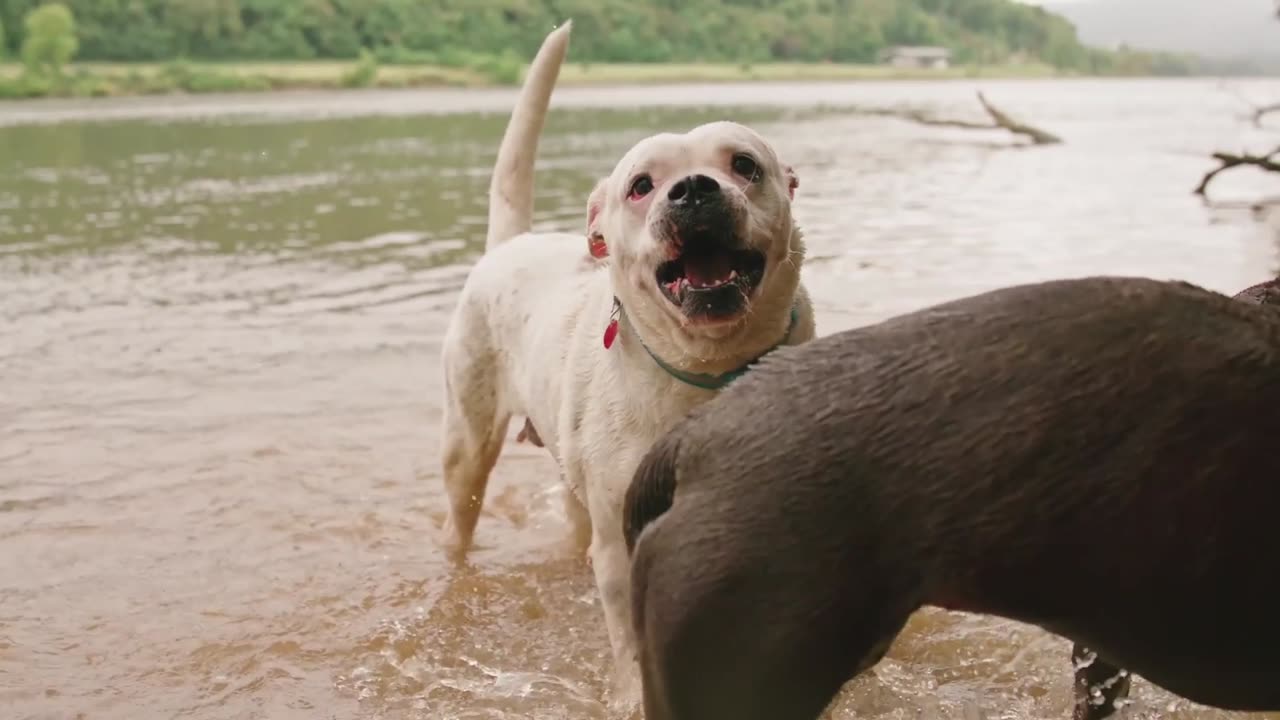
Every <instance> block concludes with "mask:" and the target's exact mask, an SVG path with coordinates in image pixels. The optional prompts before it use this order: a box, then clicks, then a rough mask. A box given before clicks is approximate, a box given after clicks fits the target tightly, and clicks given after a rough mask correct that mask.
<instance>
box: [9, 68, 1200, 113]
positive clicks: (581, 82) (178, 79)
mask: <svg viewBox="0 0 1280 720" xmlns="http://www.w3.org/2000/svg"><path fill="white" fill-rule="evenodd" d="M524 72H525V68H524V67H520V68H519V71H518V73H512V72H506V73H502V74H499V73H495V72H493V71H492V70H491V69H488V68H484V67H472V68H464V67H445V66H438V65H377V64H368V65H362V64H361V63H349V62H338V61H310V62H271V63H268V62H173V63H76V64H73V65H70V66H68V68H67V69H66V70H65V71H64V76H63V78H62V80H61V81H60V82H57V83H51V82H48V81H36V80H32V79H30V78H26V77H24V75H23V72H22V67H21V65H18V64H16V63H12V62H10V63H3V64H0V103H3V102H5V101H11V102H12V101H21V100H25V99H43V98H93V97H142V96H156V95H161V96H162V95H206V94H225V93H273V92H289V91H299V90H340V89H361V88H364V89H397V88H418V89H423V88H504V87H515V86H516V85H518V81H519V80H523V77H524ZM1113 77H1125V76H1120V75H1091V74H1084V73H1075V72H1063V71H1059V70H1058V69H1056V68H1053V67H1050V66H1047V65H1041V64H1022V65H988V66H956V67H951V68H946V69H927V68H898V67H890V66H884V65H853V64H835V63H761V64H756V65H734V64H725V63H680V64H677V63H655V64H641V63H627V64H623V63H608V64H585V63H566V64H565V65H564V67H563V68H562V69H561V72H560V79H559V82H558V85H560V86H563V87H601V86H619V87H621V86H643V85H671V84H705V83H752V82H832V81H865V82H875V81H910V80H920V81H930V80H932V81H941V80H972V79H987V80H1004V79H1069V78H1070V79H1081V78H1113ZM1133 77H1137V76H1133ZM1142 77H1147V76H1142ZM1151 77H1153V78H1154V77H1160V76H1151ZM1206 77H1207V76H1206Z"/></svg>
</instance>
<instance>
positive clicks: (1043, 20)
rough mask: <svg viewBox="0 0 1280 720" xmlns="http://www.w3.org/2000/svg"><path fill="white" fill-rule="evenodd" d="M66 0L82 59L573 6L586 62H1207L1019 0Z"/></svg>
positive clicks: (547, 19)
mask: <svg viewBox="0 0 1280 720" xmlns="http://www.w3.org/2000/svg"><path fill="white" fill-rule="evenodd" d="M1112 1H1113V0H1107V2H1112ZM1161 1H1166V0H1161ZM1186 1H1187V2H1193V1H1200V2H1204V3H1205V4H1209V5H1215V4H1217V3H1219V2H1223V1H1224V0H1186ZM1234 1H1236V2H1238V1H1239V0H1234ZM42 2H44V0H4V1H3V2H0V22H2V23H3V26H4V28H5V29H6V31H7V33H8V45H9V47H10V48H17V47H19V45H20V42H21V34H22V32H23V22H22V19H23V17H24V16H25V14H26V13H27V12H28V11H29V10H30V9H31V8H33V7H35V6H37V5H39V4H40V3H42ZM64 2H65V4H67V5H68V6H69V7H70V8H71V9H72V10H73V11H74V12H75V16H76V18H77V22H78V28H79V32H78V35H79V39H80V53H79V59H81V60H113V61H128V60H135V61H142V60H147V61H156V60H172V59H175V58H189V59H193V60H197V59H199V60H307V59H328V58H335V59H336V58H341V59H350V58H356V57H357V56H359V55H360V53H361V50H362V49H366V50H368V51H371V52H373V53H374V54H375V55H376V56H377V57H378V58H379V59H380V60H381V61H383V62H384V63H385V62H400V63H420V64H441V65H459V64H467V63H468V60H467V59H466V58H468V57H471V58H474V57H476V56H490V57H500V58H505V60H506V61H508V62H519V61H523V60H525V59H527V58H528V57H530V56H531V54H532V53H533V52H534V50H535V49H536V48H537V46H538V44H539V43H540V42H541V40H542V38H543V36H544V35H545V34H546V32H548V31H549V30H550V29H551V28H552V27H553V26H554V24H555V23H557V22H560V21H562V20H563V19H565V18H572V19H573V20H574V23H575V26H576V30H575V32H574V39H573V59H574V61H577V62H642V63H644V62H648V63H656V62H697V61H708V62H732V63H743V64H747V63H762V62H769V61H809V62H822V61H828V62H846V63H870V62H875V61H876V59H877V56H878V54H879V52H880V51H881V50H882V49H884V48H886V47H889V46H892V45H943V46H946V47H948V48H951V49H952V50H953V51H954V53H955V61H956V62H958V63H983V64H998V63H1004V62H1009V61H1023V62H1033V61H1038V62H1042V63H1045V64H1048V65H1052V66H1054V67H1056V68H1059V69H1061V70H1064V71H1075V72H1085V73H1125V74H1151V73H1155V74H1181V73H1188V72H1193V71H1194V70H1195V69H1196V68H1195V65H1194V63H1193V62H1191V61H1189V60H1188V59H1186V58H1179V57H1172V56H1155V55H1150V54H1146V53H1139V52H1111V51H1099V50H1093V49H1090V48H1087V47H1085V46H1084V45H1082V44H1081V43H1080V42H1079V41H1078V40H1077V38H1076V35H1075V30H1074V28H1073V27H1072V25H1071V24H1070V23H1069V22H1068V21H1067V20H1065V19H1064V18H1062V17H1060V16H1058V15H1055V14H1053V13H1051V12H1047V11H1046V10H1044V9H1043V8H1040V7H1036V6H1032V5H1027V4H1023V3H1019V2H1014V1H1013V0H651V1H650V2H644V3H638V2H635V0H128V1H127V2H125V1H121V0H111V1H110V2H107V1H104V0H64Z"/></svg>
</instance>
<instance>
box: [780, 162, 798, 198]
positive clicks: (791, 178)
mask: <svg viewBox="0 0 1280 720" xmlns="http://www.w3.org/2000/svg"><path fill="white" fill-rule="evenodd" d="M782 174H783V175H785V176H786V178H787V197H790V198H791V199H792V200H795V199H796V188H798V187H800V176H799V175H796V170H795V168H793V167H791V166H790V165H783V166H782Z"/></svg>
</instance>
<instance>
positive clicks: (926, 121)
mask: <svg viewBox="0 0 1280 720" xmlns="http://www.w3.org/2000/svg"><path fill="white" fill-rule="evenodd" d="M978 102H979V103H981V104H982V109H983V110H986V111H987V115H989V116H990V117H991V122H976V121H972V120H952V119H949V118H937V117H933V116H932V115H930V114H928V113H926V112H925V111H923V110H903V109H880V110H867V111H865V112H866V113H867V114H869V115H883V116H888V117H896V118H902V119H904V120H910V121H912V122H915V123H919V124H921V125H929V126H932V127H953V128H962V129H965V130H1008V131H1009V132H1011V133H1013V134H1014V135H1022V136H1024V137H1027V138H1029V139H1030V140H1031V142H1032V143H1033V144H1036V145H1054V144H1057V143H1060V142H1062V138H1060V137H1058V136H1057V135H1054V134H1053V133H1051V132H1048V131H1046V130H1042V129H1040V128H1037V127H1033V126H1031V125H1027V124H1026V123H1022V122H1018V121H1017V120H1014V119H1013V118H1012V117H1010V116H1009V115H1008V114H1007V113H1005V112H1004V111H1002V110H1000V109H999V108H997V107H996V106H995V105H993V104H991V102H990V101H989V100H987V97H986V96H985V95H983V94H982V92H981V91H979V92H978Z"/></svg>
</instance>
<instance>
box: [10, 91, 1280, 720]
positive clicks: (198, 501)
mask: <svg viewBox="0 0 1280 720" xmlns="http://www.w3.org/2000/svg"><path fill="white" fill-rule="evenodd" d="M1250 85H1251V87H1250ZM1234 86H1236V87H1239V88H1243V89H1244V90H1245V91H1247V92H1250V93H1253V94H1254V95H1256V96H1259V97H1266V96H1267V94H1268V92H1270V93H1271V94H1272V95H1274V94H1276V93H1277V92H1280V88H1277V87H1268V86H1267V85H1266V84H1265V83H1236V84H1234ZM983 87H984V89H986V90H987V92H988V94H989V95H990V97H991V99H992V100H993V101H995V102H996V103H997V104H1001V105H1003V106H1005V108H1006V109H1007V110H1009V111H1011V112H1013V113H1015V114H1017V115H1019V116H1021V117H1024V118H1026V119H1028V120H1032V121H1033V122H1036V123H1039V124H1042V125H1044V126H1045V127H1046V128H1049V129H1051V130H1053V131H1055V132H1057V133H1059V134H1061V135H1062V136H1063V137H1065V138H1066V141H1067V142H1066V144H1065V145H1062V146H1060V147H1051V148H1037V149H1019V148H1011V147H1009V145H1008V141H1007V139H1006V138H1005V137H1004V136H1003V135H1001V134H999V133H975V132H968V131H962V130H956V131H951V130H942V129H938V128H925V127H918V126H913V125H910V124H905V123H902V122H899V121H896V120H892V119H886V118H869V117H864V116H859V115H856V114H853V113H850V112H846V111H842V110H841V107H842V106H845V107H847V106H851V105H872V106H885V105H890V104H895V103H900V102H915V103H925V104H929V105H930V106H932V107H935V108H939V109H941V110H943V111H946V112H949V113H952V114H955V115H957V116H964V115H967V114H969V113H973V112H976V110H977V106H976V103H975V101H974V99H973V96H972V92H973V90H974V89H975V86H973V85H971V84H969V83H967V82H957V83H950V84H929V83H879V84H815V85H799V84H797V85H769V86H766V85H741V86H725V87H712V86H682V87H644V88H631V89H625V90H611V89H585V88H584V89H564V90H562V91H561V92H560V93H558V94H557V96H556V101H555V105H556V111H555V113H554V114H553V116H552V118H551V120H550V121H549V125H548V128H547V131H546V134H545V139H544V142H543V145H542V149H541V158H540V167H541V172H540V174H539V186H538V208H539V213H538V226H539V227H541V228H580V227H582V224H583V209H584V204H585V198H586V195H587V192H588V191H589V190H590V188H591V186H592V183H593V181H594V180H595V178H596V177H597V176H599V175H601V174H602V173H604V172H606V171H607V170H608V169H609V167H610V165H611V163H612V161H613V160H614V159H616V158H617V157H619V156H620V155H621V153H622V152H623V151H624V149H625V148H626V147H627V146H628V145H629V144H630V143H632V142H634V141H635V140H637V139H639V138H640V137H642V136H643V135H646V134H648V133H650V132H652V131H655V130H658V129H683V128H687V127H689V126H691V125H692V124H694V123H697V122H701V121H704V120H710V119H714V118H722V117H729V118H735V119H739V120H743V121H746V122H749V123H750V124H752V125H754V126H756V127H757V128H759V129H760V130H761V131H762V132H763V133H765V134H766V135H767V136H769V137H770V138H772V139H773V140H774V141H775V143H776V145H777V146H778V148H779V150H780V151H781V152H782V153H783V154H784V155H785V156H786V157H787V158H788V159H789V160H790V161H791V162H792V163H793V164H794V165H795V167H796V169H797V170H798V172H799V175H800V178H801V187H800V192H799V195H798V198H797V201H796V206H797V209H796V213H797V215H798V217H799V219H800V221H801V223H802V224H803V226H804V227H805V229H806V231H807V236H808V239H809V248H810V259H809V262H808V264H807V266H806V269H805V280H806V282H807V283H808V285H809V287H810V288H811V290H812V293H813V295H814V297H815V300H816V303H817V308H818V320H819V331H820V332H821V333H828V332H831V331H834V330H838V329H841V328H847V327H851V326H854V325H858V324H862V323H867V322H871V321H874V320H877V319H880V318H884V317H886V316H889V315H892V314H894V313H898V312H902V311H907V310H911V309H914V308H918V307H920V306H922V305H925V304H928V303H932V302H938V301H942V300H946V299H951V298H955V297H959V296H962V295H965V294H969V293H973V292H978V291H982V290H986V289H991V288H995V287H998V286H1001V285H1006V284H1010V283H1015V282H1028V281H1035V280H1042V279H1047V278H1054V277H1067V276H1079V275H1087V274H1093V273H1121V274H1141V275H1149V276H1155V277H1164V278H1180V279H1186V280H1190V281H1192V282H1197V283H1200V284H1202V285H1205V286H1207V287H1211V288H1213V289H1216V290H1221V291H1227V292H1230V291H1234V290H1237V289H1240V288H1243V287H1245V286H1246V285H1249V284H1251V283H1253V282H1255V281H1258V280H1260V279H1262V278H1264V277H1266V276H1267V275H1268V273H1270V272H1272V271H1274V270H1276V269H1277V268H1278V267H1280V263H1278V262H1277V260H1278V258H1277V240H1276V238H1277V227H1280V226H1278V225H1277V223H1276V222H1274V221H1273V220H1271V219H1270V218H1268V217H1265V216H1259V215H1257V214H1256V213H1250V212H1249V211H1247V210H1246V211H1210V210H1206V209H1205V208H1204V207H1203V206H1202V205H1201V204H1200V203H1199V202H1198V201H1197V200H1196V198H1194V197H1193V196H1192V195H1191V194H1190V190H1191V188H1192V187H1194V185H1195V184H1196V182H1197V180H1198V179H1199V176H1200V174H1201V173H1202V172H1203V171H1204V170H1205V169H1207V167H1208V163H1207V162H1206V160H1205V155H1206V154H1207V153H1208V152H1210V151H1212V150H1214V149H1219V148H1223V149H1236V148H1238V147H1240V146H1241V145H1242V144H1243V143H1245V142H1248V141H1252V140H1258V139H1259V138H1258V137H1257V136H1259V132H1258V131H1255V130H1252V129H1250V128H1249V127H1248V125H1247V123H1244V122H1242V121H1241V120H1240V119H1239V117H1238V115H1239V114H1240V112H1241V111H1242V109H1243V108H1242V106H1241V104H1240V103H1239V101H1238V100H1237V99H1236V98H1235V97H1233V95H1232V94H1231V93H1228V92H1224V91H1223V89H1222V88H1221V87H1219V86H1218V84H1217V83H1214V82H1208V81H1203V82H1202V81H1169V82H1149V81H1107V82H1100V81H1070V82H1067V81H1061V82H984V83H983ZM511 99H512V95H511V93H510V92H508V91H470V92H463V91H456V92H452V91H451V92H401V93H395V92H370V93H350V94H294V95H276V96H260V97H222V98H212V97H203V98H193V99H178V100H175V99H171V98H162V99H147V100H126V101H96V102H40V103H23V104H4V105H0V717H4V718H14V719H15V720H17V719H23V718H40V719H42V720H43V719H55V718H56V719H59V720H61V719H63V718H68V719H69V718H92V719H95V720H97V719H103V720H106V719H120V720H125V719H128V720H139V719H142V718H217V719H223V718H227V719H241V718H244V719H249V718H255V719H256V718H262V719H269V720H293V719H295V718H297V719H304V718H305V719H311V718H335V719H341V720H346V719H355V718H387V719H391V718H431V719H445V718H450V719H452V718H457V719H464V718H465V719H467V720H481V719H494V720H497V719H500V718H501V719H507V718H511V719H514V718H547V719H551V718H556V719H558V718H588V719H595V718H603V717H605V710H604V706H603V704H602V694H603V693H604V691H605V687H606V679H607V676H608V672H609V670H610V662H609V659H608V658H609V653H608V648H607V641H606V637H605V632H604V626H603V622H602V618H601V615H600V610H599V607H598V604H597V601H596V599H595V590H594V587H593V585H592V582H591V575H590V572H589V570H588V568H587V566H586V565H585V563H584V561H583V559H582V558H581V557H579V556H577V555H574V554H573V553H572V552H571V551H570V549H569V545H568V543H567V537H568V532H567V526H566V522H565V519H564V518H563V516H562V514H561V506H560V503H559V494H560V492H561V490H560V489H559V488H558V487H557V484H556V470H555V468H554V466H553V464H552V462H551V461H550V459H549V458H548V457H546V456H545V455H544V454H543V451H541V450H538V449H536V448H531V447H529V446H527V445H520V446H517V445H514V444H511V445H509V446H508V448H507V450H506V451H505V454H504V456H503V457H502V459H501V461H500V463H499V465H498V468H497V470H496V475H495V478H494V481H493V483H492V486H491V490H490V493H489V499H488V504H487V509H486V512H485V514H484V516H483V517H482V519H481V524H480V526H479V530H478V535H477V538H478V542H479V546H478V547H477V549H476V550H475V552H473V553H472V555H471V556H470V560H469V562H468V564H467V565H466V566H465V567H463V568H461V569H454V568H453V567H451V566H450V565H449V563H447V562H446V560H445V559H444V557H443V556H442V553H441V551H440V550H439V548H438V547H437V546H436V544H435V539H434V538H435V533H436V530H437V528H438V526H439V525H440V523H441V521H442V519H443V513H444V502H443V495H442V492H441V487H440V478H439V475H438V472H437V469H436V457H435V451H436V428H437V426H438V419H437V416H438V412H439V407H438V404H439V396H440V380H439V377H438V364H437V354H438V351H439V345H440V337H441V334H442V332H443V330H444V328H445V323H446V318H447V313H448V311H449V309H450V308H451V306H452V303H453V301H454V298H455V296H456V293H457V291H458V288H459V286H460V284H461V283H462V281H463V279H464V277H465V275H466V272H467V267H468V264H469V263H470V262H472V260H473V259H474V258H475V256H476V253H477V252H478V251H479V248H480V246H481V243H482V238H483V234H484V217H485V192H484V191H485V187H486V183H487V178H488V173H489V168H490V163H491V162H492V161H493V155H494V151H495V143H496V140H497V138H498V136H499V135H500V133H501V131H502V127H503V124H504V123H505V121H506V116H505V110H506V108H507V107H509V105H510V102H511ZM1276 185H1277V183H1276V182H1275V181H1273V180H1270V179H1268V178H1266V177H1263V176H1261V175H1258V174H1252V173H1249V172H1240V173H1238V174H1236V175H1231V176H1225V177H1224V179H1223V182H1222V183H1221V185H1220V186H1219V190H1220V193H1221V194H1222V196H1224V197H1228V198H1245V199H1247V198H1249V197H1255V196H1258V195H1262V194H1266V193H1268V192H1272V191H1274V190H1275V188H1276ZM515 425H518V423H517V424H515ZM515 430H516V427H515V426H514V425H513V428H512V433H513V434H514V432H515ZM1176 631H1177V628H1170V632H1176ZM1069 696H1070V685H1069V661H1068V647H1067V645H1066V643H1065V642H1064V641H1062V640H1060V639H1057V638H1054V637H1052V636H1048V635H1046V634H1044V633H1042V632H1040V631H1037V630H1035V629H1032V628H1029V627H1025V626H1022V625H1018V624H1015V623H1010V622H1004V621H998V620H993V619H990V618H982V617H975V616H968V615H961V614H947V613H942V612H936V611H927V612H923V613H921V614H920V615H918V616H917V617H916V618H915V620H914V621H913V622H912V623H911V625H910V626H909V628H908V631H907V632H906V633H905V634H904V635H903V636H902V637H901V638H900V640H899V642H898V643H897V644H896V645H895V646H894V648H893V650H892V652H891V653H890V656H889V658H888V659H887V660H886V661H885V662H883V663H882V664H881V665H880V666H879V667H878V668H876V670H875V672H874V673H873V674H869V675H867V676H866V677H863V678H859V679H858V680H856V681H854V682H852V683H850V685H849V686H848V688H847V689H846V691H845V692H844V693H843V694H842V696H841V698H840V700H839V701H838V703H837V705H836V707H835V708H834V711H833V716H834V717H839V718H853V717H857V718H868V719H878V718H921V717H925V718H932V717H957V718H966V719H967V718H976V717H987V718H1064V717H1066V716H1067V715H1066V713H1067V709H1068V702H1069ZM1135 696H1136V702H1135V703H1134V704H1133V705H1132V706H1130V707H1129V708H1128V709H1127V710H1126V712H1127V713H1128V714H1129V715H1130V716H1131V717H1143V718H1147V717H1170V718H1208V717H1227V716H1229V714H1228V713H1220V712H1214V711H1209V710H1206V709H1204V708H1198V707H1196V706H1194V705H1191V704H1189V703H1187V702H1185V701H1180V700H1178V699H1176V698H1173V697H1172V696H1170V695H1168V694H1167V693H1164V692H1161V691H1159V690H1157V689H1154V688H1152V687H1151V686H1150V685H1148V684H1146V683H1143V682H1141V681H1139V682H1138V683H1137V684H1136V688H1135Z"/></svg>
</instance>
